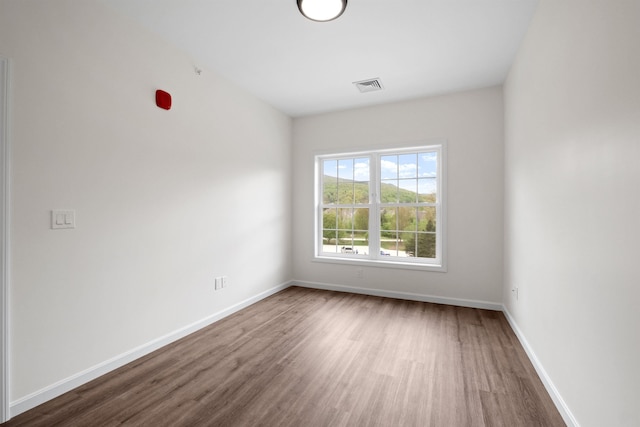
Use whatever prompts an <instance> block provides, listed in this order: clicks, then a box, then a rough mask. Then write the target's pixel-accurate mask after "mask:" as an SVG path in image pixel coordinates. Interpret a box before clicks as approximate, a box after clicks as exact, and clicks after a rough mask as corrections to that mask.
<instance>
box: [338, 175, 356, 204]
mask: <svg viewBox="0 0 640 427" xmlns="http://www.w3.org/2000/svg"><path fill="white" fill-rule="evenodd" d="M338 203H339V204H349V205H350V204H352V203H353V181H348V182H345V181H343V180H342V178H340V180H339V181H338Z"/></svg>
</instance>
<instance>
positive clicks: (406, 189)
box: [398, 179, 418, 203]
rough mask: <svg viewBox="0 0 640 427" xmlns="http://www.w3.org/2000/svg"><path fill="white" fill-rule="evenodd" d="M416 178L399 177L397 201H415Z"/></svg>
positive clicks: (416, 196) (416, 195)
mask: <svg viewBox="0 0 640 427" xmlns="http://www.w3.org/2000/svg"><path fill="white" fill-rule="evenodd" d="M417 185H418V183H417V180H415V179H401V180H400V181H399V187H400V191H399V192H398V194H399V200H398V201H399V202H400V203H415V202H416V201H417V199H418V194H417V191H418V189H417Z"/></svg>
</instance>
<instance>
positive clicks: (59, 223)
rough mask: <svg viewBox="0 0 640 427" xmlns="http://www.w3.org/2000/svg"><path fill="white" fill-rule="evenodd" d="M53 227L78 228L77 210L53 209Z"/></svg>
mask: <svg viewBox="0 0 640 427" xmlns="http://www.w3.org/2000/svg"><path fill="white" fill-rule="evenodd" d="M51 228H52V229H58V228H76V211H74V210H69V209H54V210H52V211H51Z"/></svg>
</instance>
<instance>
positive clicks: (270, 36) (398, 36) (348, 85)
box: [103, 0, 538, 117]
mask: <svg viewBox="0 0 640 427" xmlns="http://www.w3.org/2000/svg"><path fill="white" fill-rule="evenodd" d="M103 2H104V3H105V4H107V5H108V6H110V7H112V8H114V9H116V10H118V11H120V12H121V13H123V14H125V15H128V16H130V17H131V18H133V19H134V20H136V21H138V22H140V23H141V24H143V25H144V26H146V27H148V28H149V29H151V31H153V32H155V33H157V34H158V35H160V36H162V37H163V38H165V39H166V40H168V41H170V42H172V43H173V44H175V45H177V46H178V47H180V48H182V49H183V50H185V51H186V52H188V53H189V54H190V55H191V56H192V57H193V58H194V65H195V66H198V67H202V68H210V69H213V70H215V71H217V72H218V73H220V74H221V75H223V76H225V77H226V78H228V79H230V80H232V81H234V82H235V83H236V84H238V85H239V86H241V87H243V88H245V89H246V90H248V91H249V92H251V93H253V94H255V95H256V96H258V97H259V98H261V99H263V100H264V101H266V102H268V103H269V104H271V105H273V106H274V107H276V108H277V109H279V110H281V111H283V112H284V113H286V114H288V115H290V116H293V117H298V116H304V115H309V114H315V113H322V112H328V111H335V110H342V109H347V108H353V107H359V106H366V105H373V104H380V103H386V102H392V101H399V100H404V99H410V98H417V97H422V96H429V95H436V94H442V93H448V92H455V91H460V90H466V89H474V88H480V87H487V86H492V85H497V84H501V83H502V82H503V81H504V79H505V77H506V75H507V72H508V71H509V67H510V65H511V63H512V61H513V59H514V56H515V54H516V51H517V49H518V46H519V44H520V42H521V40H522V38H523V36H524V34H525V32H526V29H527V26H528V25H529V22H530V20H531V17H532V16H533V13H534V11H535V8H536V5H537V3H538V0H349V3H348V6H347V10H346V11H345V13H344V14H343V15H342V16H341V17H340V18H339V19H337V20H335V21H331V22H324V23H319V22H313V21H310V20H308V19H306V18H304V17H303V16H302V15H301V14H300V13H299V12H298V8H297V6H296V0H103ZM374 77H379V78H380V80H381V82H382V84H383V85H384V90H383V91H379V92H368V93H360V92H359V91H358V90H357V89H356V88H355V87H354V86H353V84H352V82H355V81H359V80H365V79H369V78H374Z"/></svg>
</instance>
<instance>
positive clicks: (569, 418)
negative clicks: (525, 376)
mask: <svg viewBox="0 0 640 427" xmlns="http://www.w3.org/2000/svg"><path fill="white" fill-rule="evenodd" d="M502 312H503V313H504V315H505V317H506V318H507V321H508V322H509V325H510V326H511V329H513V332H514V333H515V334H516V336H517V337H518V340H520V344H522V347H523V348H524V351H525V352H526V353H527V356H529V360H531V363H532V364H533V367H534V368H535V370H536V372H537V373H538V376H539V377H540V380H542V384H543V385H544V388H546V389H547V392H548V393H549V396H551V400H553V403H554V404H555V405H556V408H558V412H560V415H561V416H562V419H563V420H564V422H565V423H566V424H567V426H568V427H580V424H578V420H576V418H575V417H574V416H573V414H572V413H571V411H570V410H569V407H568V406H567V404H566V403H565V401H564V399H563V398H562V396H560V393H559V392H558V389H557V388H556V386H555V385H554V384H553V382H552V381H551V378H549V375H548V374H547V371H545V369H544V367H543V366H542V364H541V363H540V360H538V357H537V356H536V354H535V353H534V352H533V349H532V348H531V346H530V345H529V342H528V341H527V339H526V338H525V337H524V334H523V333H522V331H521V330H520V328H519V327H518V324H517V323H516V321H515V320H514V319H513V317H512V316H511V313H509V310H507V307H505V306H503V307H502Z"/></svg>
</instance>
